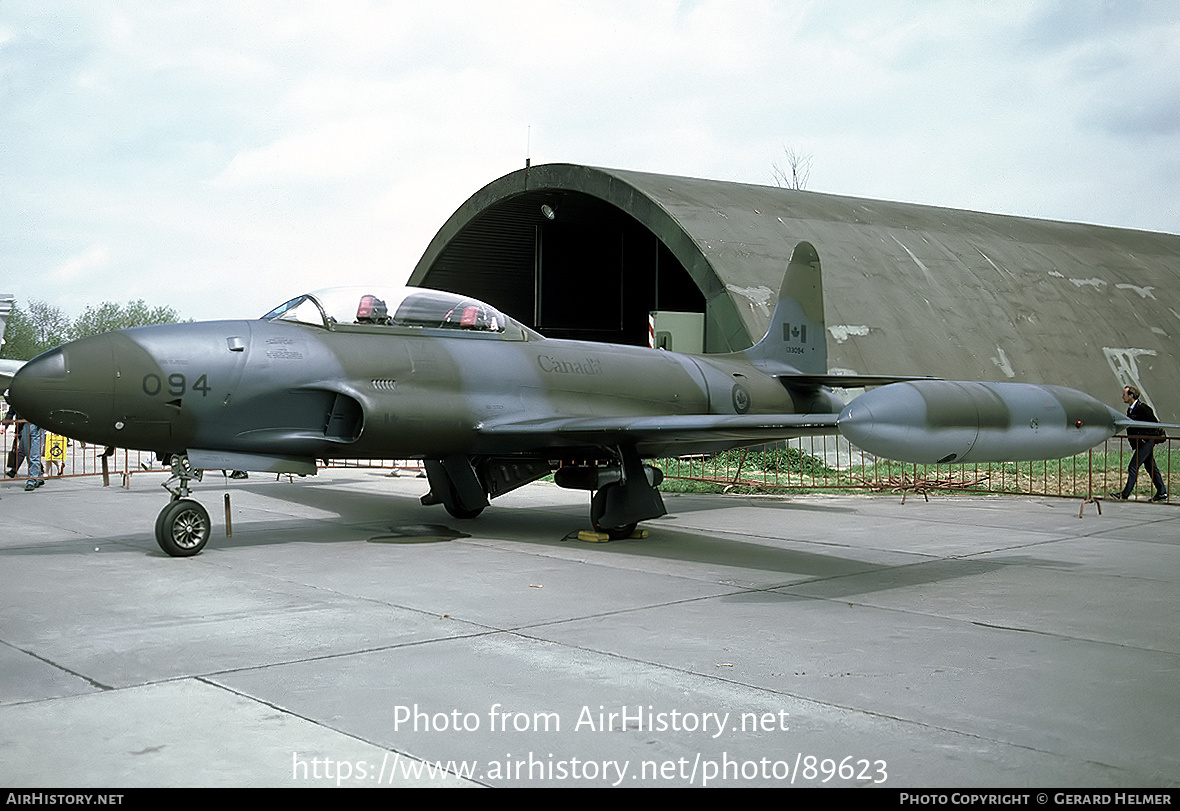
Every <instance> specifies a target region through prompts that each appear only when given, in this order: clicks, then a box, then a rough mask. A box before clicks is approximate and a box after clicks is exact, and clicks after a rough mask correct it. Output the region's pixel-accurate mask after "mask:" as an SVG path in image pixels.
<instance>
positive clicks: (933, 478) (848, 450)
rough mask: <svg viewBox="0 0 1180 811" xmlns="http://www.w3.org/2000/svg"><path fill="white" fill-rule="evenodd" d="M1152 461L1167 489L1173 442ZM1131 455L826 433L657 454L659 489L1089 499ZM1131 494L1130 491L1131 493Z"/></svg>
mask: <svg viewBox="0 0 1180 811" xmlns="http://www.w3.org/2000/svg"><path fill="white" fill-rule="evenodd" d="M1154 457H1155V462H1156V464H1157V466H1158V467H1159V470H1160V473H1161V475H1162V476H1163V479H1164V482H1165V486H1166V487H1167V491H1168V493H1169V494H1170V496H1171V497H1170V498H1169V503H1180V499H1177V498H1176V497H1175V496H1174V495H1172V494H1174V493H1175V484H1176V481H1177V479H1180V444H1177V441H1176V440H1175V439H1170V438H1169V439H1167V440H1164V441H1163V442H1161V443H1159V444H1157V445H1156V446H1155V452H1154ZM1131 458H1132V454H1131V449H1130V446H1129V445H1128V444H1127V442H1126V437H1123V436H1118V437H1112V438H1111V439H1109V440H1107V441H1106V443H1104V444H1103V445H1101V446H1098V447H1096V448H1093V449H1091V450H1089V451H1087V452H1086V453H1082V454H1078V455H1077V456H1071V457H1067V458H1065V459H1053V460H1046V461H1037V462H993V463H978V464H967V465H919V464H912V463H901V462H890V461H887V460H884V459H875V458H873V457H872V456H870V455H868V454H866V453H864V452H863V451H860V450H859V449H857V448H853V447H851V446H850V445H848V444H847V443H846V442H844V441H843V440H839V439H837V438H834V437H811V438H810V439H804V440H795V441H793V442H791V443H790V444H789V445H787V446H782V445H766V446H762V447H756V448H742V449H735V450H731V451H725V452H722V453H718V454H715V455H712V456H708V457H684V458H680V459H660V460H656V461H655V462H654V464H655V465H656V466H657V467H659V468H661V469H662V470H663V471H664V481H665V484H664V485H663V486H662V489H664V490H681V491H688V492H730V493H735V492H736V493H758V492H806V491H826V490H831V491H840V490H859V491H871V492H880V491H891V492H897V493H903V494H904V493H907V492H913V493H931V492H955V491H958V492H971V493H997V494H999V493H1003V494H1011V495H1042V496H1061V497H1066V498H1083V499H1088V498H1094V497H1103V496H1107V495H1109V494H1110V493H1117V492H1119V491H1121V490H1122V489H1123V485H1124V484H1125V483H1126V478H1127V467H1128V465H1129V464H1130V462H1131ZM1136 494H1137V495H1136ZM1152 494H1153V489H1152V483H1151V477H1150V476H1149V475H1148V473H1147V471H1146V470H1144V469H1142V468H1141V469H1140V471H1139V477H1138V481H1137V486H1136V491H1135V494H1132V498H1140V499H1150V498H1151V496H1152Z"/></svg>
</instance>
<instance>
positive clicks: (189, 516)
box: [156, 454, 213, 558]
mask: <svg viewBox="0 0 1180 811" xmlns="http://www.w3.org/2000/svg"><path fill="white" fill-rule="evenodd" d="M168 461H169V464H170V465H171V466H172V476H171V478H169V479H168V481H166V482H164V485H163V487H164V489H165V490H167V491H168V492H169V493H171V494H172V499H171V501H169V503H168V506H166V507H165V508H164V509H163V510H161V511H160V514H159V516H157V517H156V543H158V544H159V545H160V548H161V549H163V550H164V551H165V552H166V553H168V554H169V555H171V556H172V557H174V558H187V557H192V556H193V555H195V554H197V553H198V552H200V551H201V550H202V549H204V548H205V544H206V543H208V542H209V535H210V532H211V530H212V526H213V525H212V523H211V522H210V521H209V511H208V510H206V509H205V507H204V505H202V504H201V502H199V501H197V500H195V499H191V498H189V493H190V492H191V490H190V488H189V482H190V481H192V480H193V479H196V480H197V481H200V480H201V476H202V475H203V471H200V470H193V468H192V465H191V464H189V460H188V457H187V456H184V455H180V454H177V455H174V456H172V457H171V458H170V459H169V460H168Z"/></svg>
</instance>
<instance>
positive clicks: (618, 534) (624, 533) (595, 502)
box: [590, 484, 639, 541]
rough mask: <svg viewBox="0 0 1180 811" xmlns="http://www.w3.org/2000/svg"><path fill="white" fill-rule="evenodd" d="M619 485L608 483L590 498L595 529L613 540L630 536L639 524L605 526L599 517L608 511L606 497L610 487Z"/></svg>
mask: <svg viewBox="0 0 1180 811" xmlns="http://www.w3.org/2000/svg"><path fill="white" fill-rule="evenodd" d="M612 487H618V485H617V484H608V485H606V486H605V487H601V488H599V489H598V491H597V492H596V493H595V494H594V497H593V498H591V499H590V523H592V524H593V525H594V531H595V532H600V533H602V534H603V535H605V536H606V537H608V538H610V539H611V540H612V541H621V540H623V539H624V538H630V537H631V533H633V532H635V528H636V527H637V526H639V524H638V523H635V524H623V525H622V526H621V527H604V526H603V525H602V524H601V523H600V521H599V519H600V518H602V516H603V515H604V514H605V513H606V499H607V497H608V496H607V493H608V492H609V490H610V488H612Z"/></svg>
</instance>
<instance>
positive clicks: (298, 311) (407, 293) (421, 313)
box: [262, 287, 531, 339]
mask: <svg viewBox="0 0 1180 811" xmlns="http://www.w3.org/2000/svg"><path fill="white" fill-rule="evenodd" d="M262 318H263V320H266V321H274V320H278V321H297V322H299V323H302V324H311V325H313V326H317V327H324V328H325V329H334V328H336V327H337V326H338V325H347V324H358V325H376V326H389V327H417V328H430V329H452V330H468V331H471V332H482V333H491V334H504V337H516V338H518V339H519V338H524V337H525V335H526V334H527V333H530V332H531V330H529V329H528V328H527V327H524V326H523V325H521V324H520V323H518V322H517V321H515V320H513V319H511V318H508V317H507V316H505V315H504V314H503V313H501V312H500V311H499V310H497V309H496V308H495V307H493V306H491V305H490V304H485V303H484V302H482V301H479V300H478V299H473V298H471V297H469V296H461V295H458V294H456V293H444V292H442V291H439V290H427V289H425V288H421V287H398V288H381V287H332V288H328V289H325V290H317V291H315V292H314V293H308V294H306V295H303V296H299V297H298V298H293V299H291V300H290V301H288V302H286V303H284V304H281V305H279V306H278V307H276V308H274V309H273V310H271V311H270V312H269V313H267V314H266V315H264V316H262Z"/></svg>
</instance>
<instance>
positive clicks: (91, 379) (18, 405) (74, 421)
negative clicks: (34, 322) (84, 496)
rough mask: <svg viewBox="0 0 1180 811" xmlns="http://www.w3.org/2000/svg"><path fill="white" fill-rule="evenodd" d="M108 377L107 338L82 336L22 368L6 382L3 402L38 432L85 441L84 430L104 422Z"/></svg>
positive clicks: (109, 391)
mask: <svg viewBox="0 0 1180 811" xmlns="http://www.w3.org/2000/svg"><path fill="white" fill-rule="evenodd" d="M112 378H113V363H112V360H111V349H110V342H109V340H107V339H106V336H97V337H94V338H85V339H82V340H80V341H74V342H73V343H70V344H66V345H65V346H63V347H58V348H57V349H51V350H50V351H48V352H45V353H43V354H41V355H38V356H37V357H35V358H33V359H32V360H31V361H29V362H28V363H26V364H25V365H24V366H22V367H21V368H20V370H19V371H18V372H17V373H16V375H15V376H14V377H13V378H12V381H11V382H10V383H9V386H8V401H9V402H10V403H11V404H12V406H13V408H15V409H16V410H17V412H18V413H19V414H20V415H21V416H22V417H24V418H25V419H27V420H30V421H31V422H33V423H35V424H37V425H40V426H41V427H43V428H48V429H49V430H51V431H54V432H56V433H60V434H64V435H66V436H72V437H75V438H77V439H86V438H87V435H88V430H87V429H88V427H92V426H94V425H96V424H99V423H102V422H106V421H109V419H110V413H111V398H112V394H113V393H114V386H113V379H112Z"/></svg>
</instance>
